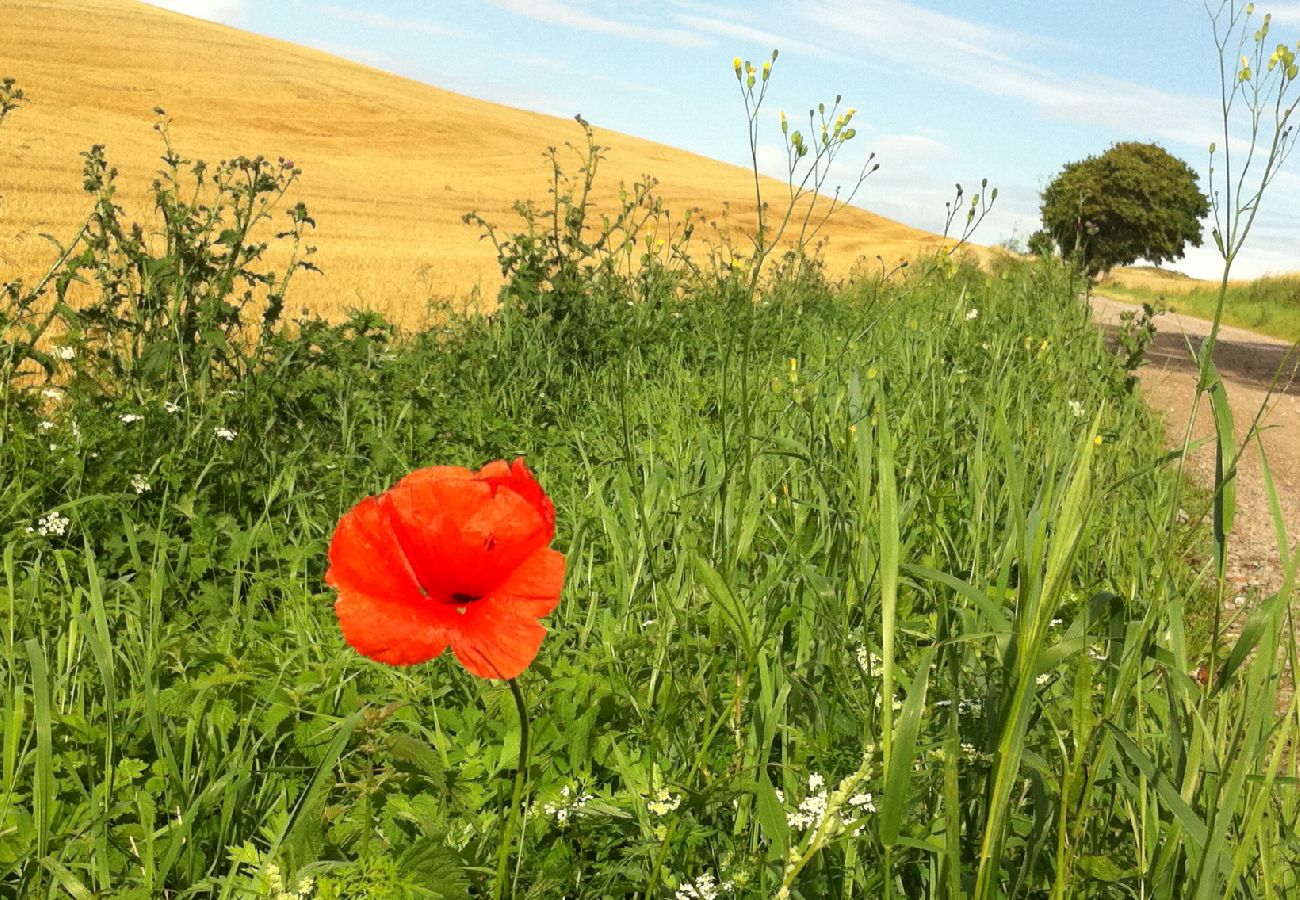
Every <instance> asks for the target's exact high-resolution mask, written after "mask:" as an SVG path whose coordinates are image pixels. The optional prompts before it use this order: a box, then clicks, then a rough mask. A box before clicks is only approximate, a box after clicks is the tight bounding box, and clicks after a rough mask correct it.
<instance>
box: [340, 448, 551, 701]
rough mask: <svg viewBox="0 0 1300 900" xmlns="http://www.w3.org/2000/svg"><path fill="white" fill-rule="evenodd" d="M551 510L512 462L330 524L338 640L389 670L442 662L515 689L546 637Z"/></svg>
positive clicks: (443, 477)
mask: <svg viewBox="0 0 1300 900" xmlns="http://www.w3.org/2000/svg"><path fill="white" fill-rule="evenodd" d="M554 536H555V507H554V506H553V505H552V504H551V500H550V498H549V497H547V496H546V494H545V492H544V491H543V490H542V488H541V485H539V484H538V483H537V480H536V479H535V478H534V477H533V474H532V473H531V472H530V471H528V467H527V466H525V465H524V461H523V460H522V459H519V460H515V462H514V463H513V464H507V463H505V462H502V461H497V462H493V463H489V464H488V465H486V466H484V467H483V468H482V469H480V470H479V471H478V472H471V471H470V470H469V469H462V468H460V467H458V466H434V467H432V468H428V469H420V470H418V471H415V472H412V473H411V474H410V475H407V476H406V477H405V478H403V479H402V480H401V481H399V482H398V483H397V484H395V485H393V487H391V488H390V489H389V490H387V491H386V492H384V493H383V494H381V495H379V496H378V497H367V498H366V499H364V500H362V501H361V502H360V503H358V504H357V505H356V506H355V507H354V508H353V509H352V510H351V511H350V512H348V513H347V514H345V515H344V516H343V518H342V519H340V520H339V524H338V528H337V529H335V531H334V539H333V541H332V542H331V543H330V552H329V561H330V566H329V571H327V572H326V573H325V581H326V583H327V584H329V585H330V586H331V587H333V588H335V589H337V590H338V592H339V598H338V600H337V602H335V604H334V611H335V612H336V613H337V614H338V617H339V624H340V626H342V629H343V637H344V638H345V639H346V640H347V642H348V643H349V644H351V645H352V646H353V647H354V648H355V649H356V650H357V651H358V652H360V653H363V654H365V655H366V656H369V657H370V658H371V659H375V660H378V661H379V662H382V663H388V664H389V665H394V666H401V665H413V664H415V663H422V662H425V661H426V660H430V659H433V658H434V657H435V656H438V655H439V654H440V653H442V651H443V650H446V649H447V647H451V651H452V653H454V654H455V655H456V658H457V659H458V660H460V662H461V664H462V665H464V666H465V668H466V669H467V670H468V671H469V672H470V673H471V674H473V675H477V676H479V677H480V678H501V679H508V678H514V677H515V676H517V675H519V674H520V673H521V672H523V671H524V669H526V668H528V666H529V664H531V663H532V661H533V658H534V657H536V656H537V650H538V648H539V647H540V646H541V644H542V638H543V637H545V636H546V628H545V627H543V626H542V625H541V624H540V623H539V622H538V619H540V618H541V617H542V616H545V615H548V614H549V613H550V612H551V610H553V609H555V605H556V604H557V603H558V602H559V599H560V589H561V587H562V586H563V583H564V555H563V554H562V553H560V552H558V551H556V550H552V549H550V547H549V546H548V545H549V544H550V542H551V539H552V538H553V537H554Z"/></svg>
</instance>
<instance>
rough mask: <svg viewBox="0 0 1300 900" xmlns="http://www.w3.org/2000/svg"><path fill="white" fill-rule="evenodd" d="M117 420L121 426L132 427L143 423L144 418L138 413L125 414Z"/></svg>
mask: <svg viewBox="0 0 1300 900" xmlns="http://www.w3.org/2000/svg"><path fill="white" fill-rule="evenodd" d="M117 418H118V420H119V421H120V422H121V423H122V424H123V425H134V424H135V423H136V422H143V421H144V416H142V415H140V414H139V413H125V414H123V415H120V416H118V417H117Z"/></svg>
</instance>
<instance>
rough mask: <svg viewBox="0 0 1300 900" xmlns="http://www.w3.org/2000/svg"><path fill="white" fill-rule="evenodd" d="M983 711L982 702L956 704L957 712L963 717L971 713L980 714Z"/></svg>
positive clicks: (964, 701)
mask: <svg viewBox="0 0 1300 900" xmlns="http://www.w3.org/2000/svg"><path fill="white" fill-rule="evenodd" d="M983 711H984V701H983V700H961V701H959V702H958V703H957V712H959V713H961V714H962V715H963V716H964V715H968V714H971V713H981V712H983Z"/></svg>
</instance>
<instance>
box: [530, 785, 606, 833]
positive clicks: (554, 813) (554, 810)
mask: <svg viewBox="0 0 1300 900" xmlns="http://www.w3.org/2000/svg"><path fill="white" fill-rule="evenodd" d="M594 799H595V798H594V797H593V796H592V795H591V794H579V793H578V790H577V788H574V787H570V786H569V785H567V784H566V785H565V786H564V787H562V788H560V796H559V799H558V800H557V801H554V802H550V803H546V804H544V805H543V806H542V812H544V813H546V814H547V815H548V816H550V817H551V818H553V819H555V821H556V822H558V823H559V824H560V826H561V827H564V826H565V825H568V824H569V818H570V817H571V816H573V815H574V814H575V813H576V814H579V815H581V813H582V809H583V807H584V806H586V805H587V804H588V803H589V802H590V801H591V800H594Z"/></svg>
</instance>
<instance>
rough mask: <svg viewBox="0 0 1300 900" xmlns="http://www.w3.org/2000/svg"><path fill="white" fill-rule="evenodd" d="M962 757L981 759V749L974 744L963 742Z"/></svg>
mask: <svg viewBox="0 0 1300 900" xmlns="http://www.w3.org/2000/svg"><path fill="white" fill-rule="evenodd" d="M961 755H962V756H964V757H966V758H967V759H971V760H975V759H979V758H980V752H979V749H978V748H977V747H976V746H975V745H974V744H970V743H966V742H963V743H962V745H961Z"/></svg>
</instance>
